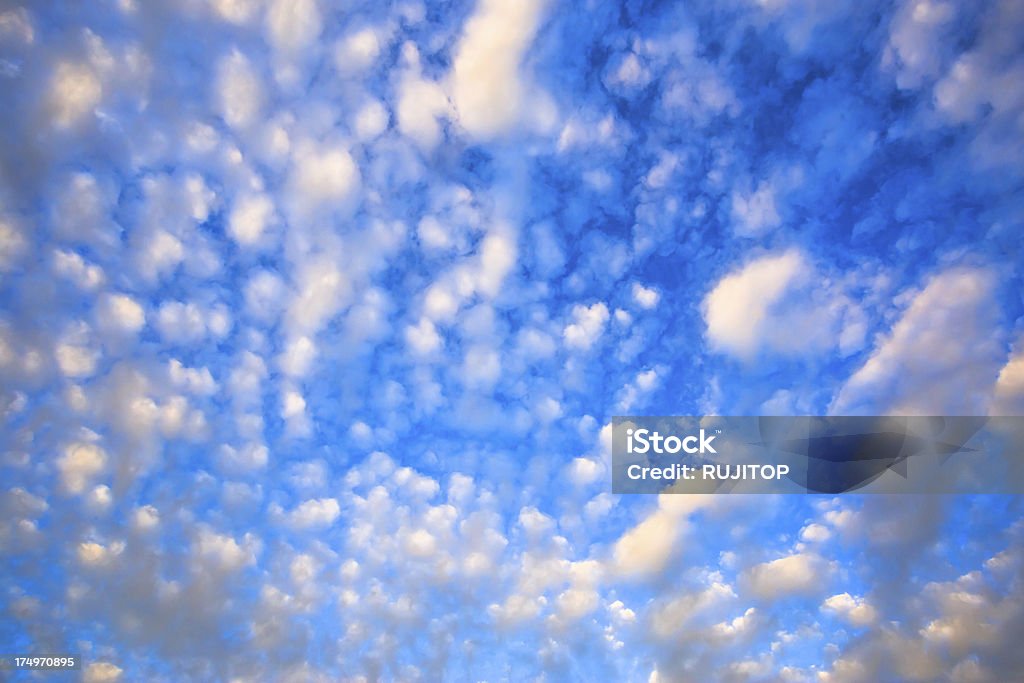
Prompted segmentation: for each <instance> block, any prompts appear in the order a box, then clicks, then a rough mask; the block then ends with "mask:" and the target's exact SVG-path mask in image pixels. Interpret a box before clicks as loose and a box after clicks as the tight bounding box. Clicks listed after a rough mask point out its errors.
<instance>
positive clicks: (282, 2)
mask: <svg viewBox="0 0 1024 683" xmlns="http://www.w3.org/2000/svg"><path fill="white" fill-rule="evenodd" d="M321 28H322V22H321V18H320V10H319V8H318V7H317V3H316V0H272V2H271V3H270V6H269V7H268V8H267V15H266V32H267V38H268V39H269V40H270V44H271V45H273V46H274V48H275V49H277V50H279V51H281V52H285V53H294V52H298V51H300V50H303V49H305V48H307V47H308V46H309V45H311V44H312V43H313V41H315V40H316V38H317V36H319V35H320V30H321Z"/></svg>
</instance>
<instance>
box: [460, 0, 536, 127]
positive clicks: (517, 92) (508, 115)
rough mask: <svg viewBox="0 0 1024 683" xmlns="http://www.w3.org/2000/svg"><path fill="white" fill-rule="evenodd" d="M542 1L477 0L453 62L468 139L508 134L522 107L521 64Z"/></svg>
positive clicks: (525, 87) (525, 95)
mask: <svg viewBox="0 0 1024 683" xmlns="http://www.w3.org/2000/svg"><path fill="white" fill-rule="evenodd" d="M544 5H545V3H544V2H543V1H542V0H480V2H479V3H478V4H477V8H476V11H475V12H474V13H473V15H472V16H471V17H470V18H469V20H468V21H467V22H466V26H465V30H464V31H463V34H462V38H461V40H460V41H459V44H458V46H457V48H456V51H455V59H454V61H453V63H452V72H451V87H452V95H453V99H454V102H455V107H456V109H457V110H458V114H459V122H460V123H461V124H462V127H463V128H465V129H466V130H467V131H468V132H469V133H470V134H471V135H474V136H478V137H492V136H494V135H497V134H499V133H502V132H504V131H506V130H508V129H509V128H510V127H511V126H512V125H514V124H515V123H516V121H518V119H519V115H520V111H521V109H522V108H523V107H524V105H525V104H526V99H527V97H528V94H527V86H526V85H525V84H524V83H523V81H522V77H521V75H520V62H521V60H522V57H523V54H524V51H525V50H526V48H527V47H528V46H529V44H530V41H531V40H532V39H533V35H534V33H535V32H536V30H537V27H538V25H539V24H540V19H541V14H542V10H543V9H544Z"/></svg>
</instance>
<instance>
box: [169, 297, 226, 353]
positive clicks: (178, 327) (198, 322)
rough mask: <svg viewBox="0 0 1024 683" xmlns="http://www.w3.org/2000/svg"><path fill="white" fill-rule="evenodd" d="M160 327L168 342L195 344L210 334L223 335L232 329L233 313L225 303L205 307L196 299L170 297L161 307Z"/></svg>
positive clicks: (220, 336)
mask: <svg viewBox="0 0 1024 683" xmlns="http://www.w3.org/2000/svg"><path fill="white" fill-rule="evenodd" d="M156 328H157V330H158V331H159V332H160V336H161V337H162V338H163V339H164V340H166V341H168V342H171V343H174V344H194V343H196V342H199V341H202V340H203V339H205V338H206V337H207V336H210V337H214V338H223V337H224V336H225V335H227V333H228V332H229V331H230V329H231V317H230V314H229V313H228V310H227V308H226V307H224V306H222V305H216V306H212V307H210V308H208V309H204V308H201V307H200V306H198V305H196V304H194V303H192V302H188V303H185V302H181V301H168V302H165V303H164V304H162V305H161V306H160V309H159V310H158V311H157V316H156Z"/></svg>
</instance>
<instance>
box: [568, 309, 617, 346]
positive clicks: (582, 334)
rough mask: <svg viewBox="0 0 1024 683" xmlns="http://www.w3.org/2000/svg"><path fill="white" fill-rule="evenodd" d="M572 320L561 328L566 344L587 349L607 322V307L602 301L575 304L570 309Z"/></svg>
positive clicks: (598, 336)
mask: <svg viewBox="0 0 1024 683" xmlns="http://www.w3.org/2000/svg"><path fill="white" fill-rule="evenodd" d="M572 317H573V322H571V323H569V324H568V325H566V326H565V329H564V330H562V338H563V339H564V340H565V344H566V346H568V347H570V348H574V349H589V348H590V347H591V346H593V345H594V344H595V343H596V342H597V340H598V338H600V336H601V334H602V333H603V332H604V326H605V323H607V322H608V307H607V306H605V305H604V303H603V302H600V301H599V302H597V303H595V304H591V305H590V306H583V305H582V304H577V305H576V306H573V309H572Z"/></svg>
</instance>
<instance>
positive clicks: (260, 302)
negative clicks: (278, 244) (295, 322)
mask: <svg viewBox="0 0 1024 683" xmlns="http://www.w3.org/2000/svg"><path fill="white" fill-rule="evenodd" d="M287 293H288V291H287V288H286V287H285V284H284V281H283V280H282V279H281V278H280V276H278V275H277V274H276V273H274V272H273V271H269V270H257V271H256V272H255V273H253V274H252V276H251V277H250V278H249V281H248V282H247V283H246V285H245V310H246V312H247V313H248V314H249V315H251V316H252V317H253V318H255V319H256V320H260V321H263V322H272V321H274V320H276V319H277V317H278V316H280V315H281V311H283V310H284V306H285V297H286V295H287Z"/></svg>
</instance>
